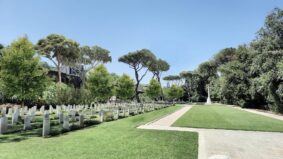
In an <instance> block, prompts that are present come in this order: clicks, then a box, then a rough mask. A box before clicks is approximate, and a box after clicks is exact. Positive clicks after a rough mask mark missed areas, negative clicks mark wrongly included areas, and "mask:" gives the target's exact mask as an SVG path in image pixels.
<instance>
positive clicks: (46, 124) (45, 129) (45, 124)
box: [42, 111, 50, 137]
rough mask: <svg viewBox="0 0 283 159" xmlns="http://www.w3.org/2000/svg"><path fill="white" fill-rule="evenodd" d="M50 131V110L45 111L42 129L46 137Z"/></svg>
mask: <svg viewBox="0 0 283 159" xmlns="http://www.w3.org/2000/svg"><path fill="white" fill-rule="evenodd" d="M49 133H50V119H49V112H48V111H45V112H44V115H43V129H42V136H43V137H46V136H48V135H49Z"/></svg>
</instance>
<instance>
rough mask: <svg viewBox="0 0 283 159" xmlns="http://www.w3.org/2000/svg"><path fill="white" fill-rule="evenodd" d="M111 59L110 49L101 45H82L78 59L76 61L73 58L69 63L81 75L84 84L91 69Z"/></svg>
mask: <svg viewBox="0 0 283 159" xmlns="http://www.w3.org/2000/svg"><path fill="white" fill-rule="evenodd" d="M111 61H112V58H111V56H110V51H108V50H106V49H104V48H102V47H99V46H93V47H89V46H83V47H80V53H79V57H78V58H77V59H76V62H73V60H71V61H70V63H69V65H71V66H72V68H73V69H75V71H76V72H77V74H78V75H80V77H81V79H82V81H83V84H84V82H85V78H86V75H87V73H89V71H90V70H92V69H94V68H95V67H96V66H98V65H99V64H104V63H108V62H111Z"/></svg>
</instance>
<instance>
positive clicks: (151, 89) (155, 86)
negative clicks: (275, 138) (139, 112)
mask: <svg viewBox="0 0 283 159" xmlns="http://www.w3.org/2000/svg"><path fill="white" fill-rule="evenodd" d="M145 93H146V95H147V96H148V97H149V98H151V99H153V100H157V99H158V98H159V97H160V95H161V85H160V84H159V82H158V81H157V80H155V79H151V80H150V82H149V85H148V86H147V88H146V89H145Z"/></svg>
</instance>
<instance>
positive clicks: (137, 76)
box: [134, 68, 141, 103]
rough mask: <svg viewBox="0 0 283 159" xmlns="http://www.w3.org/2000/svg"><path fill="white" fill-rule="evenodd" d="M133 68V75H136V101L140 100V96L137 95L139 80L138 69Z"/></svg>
mask: <svg viewBox="0 0 283 159" xmlns="http://www.w3.org/2000/svg"><path fill="white" fill-rule="evenodd" d="M134 69H135V77H136V82H137V83H136V88H135V93H136V94H135V97H136V100H137V102H138V103H140V102H141V100H140V97H139V85H140V80H139V74H138V70H137V69H136V68H134Z"/></svg>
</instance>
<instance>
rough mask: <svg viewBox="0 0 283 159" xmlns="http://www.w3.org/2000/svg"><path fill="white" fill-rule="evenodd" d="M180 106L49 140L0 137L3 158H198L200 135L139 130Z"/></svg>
mask: <svg viewBox="0 0 283 159" xmlns="http://www.w3.org/2000/svg"><path fill="white" fill-rule="evenodd" d="M179 108H180V107H179V106H175V107H169V108H165V109H161V110H157V111H154V112H150V113H145V114H142V115H137V116H133V117H129V118H125V119H121V120H117V121H113V122H107V123H103V124H100V125H98V126H95V127H90V128H86V129H83V130H78V131H74V132H69V133H67V134H64V135H60V136H57V137H50V138H41V137H27V136H25V135H23V134H16V135H1V136H0V158H1V159H19V158H20V159H57V158H58V159H94V158H95V159H97V158H103V159H114V158H115V159H117V158H119V159H127V158H139V159H142V158H155V159H157V158H160V159H164V158H172V159H173V158H176V159H181V158H186V159H197V149H198V142H197V140H198V137H197V133H190V132H175V131H158V130H140V129H136V127H137V126H138V125H141V124H144V123H147V122H149V121H152V120H154V119H157V118H160V117H162V116H164V115H166V114H168V113H171V112H173V111H175V110H177V109H179Z"/></svg>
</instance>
